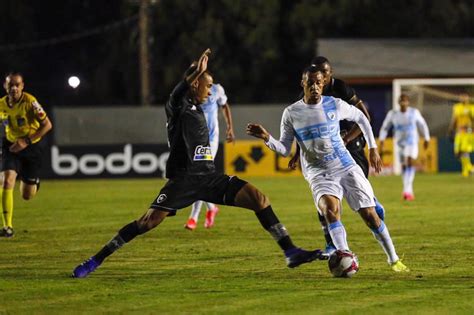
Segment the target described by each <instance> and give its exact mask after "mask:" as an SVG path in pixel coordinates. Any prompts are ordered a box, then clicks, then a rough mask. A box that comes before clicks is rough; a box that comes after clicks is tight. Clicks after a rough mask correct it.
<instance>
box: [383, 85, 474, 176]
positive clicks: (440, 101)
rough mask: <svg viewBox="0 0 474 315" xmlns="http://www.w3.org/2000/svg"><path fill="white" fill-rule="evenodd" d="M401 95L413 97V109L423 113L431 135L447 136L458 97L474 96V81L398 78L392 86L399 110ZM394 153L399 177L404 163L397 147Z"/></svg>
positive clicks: (411, 101) (395, 102) (394, 166)
mask: <svg viewBox="0 0 474 315" xmlns="http://www.w3.org/2000/svg"><path fill="white" fill-rule="evenodd" d="M402 93H403V94H407V95H408V97H410V106H413V107H416V108H418V110H420V112H421V114H422V115H423V117H424V118H425V120H426V122H427V123H428V127H429V129H430V134H431V136H434V137H444V136H446V133H447V130H448V125H449V121H450V118H451V114H452V106H453V104H454V103H457V102H459V95H460V94H461V93H467V94H469V95H470V97H471V98H473V97H474V78H444V79H441V78H437V79H434V78H424V79H395V80H393V83H392V108H393V109H399V108H400V106H399V104H398V99H399V97H400V95H401V94H402ZM395 140H396V139H395ZM393 143H394V144H395V143H396V141H394V142H393ZM393 153H394V163H393V172H394V173H395V174H400V173H401V163H400V160H399V155H398V147H397V146H396V145H394V148H393Z"/></svg>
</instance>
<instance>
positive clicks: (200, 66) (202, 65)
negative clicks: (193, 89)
mask: <svg viewBox="0 0 474 315" xmlns="http://www.w3.org/2000/svg"><path fill="white" fill-rule="evenodd" d="M210 54H211V49H210V48H208V49H206V50H205V51H204V52H203V53H202V54H201V57H199V60H198V62H197V65H196V70H194V71H193V72H192V73H191V74H190V75H188V76H187V77H186V79H185V80H186V81H187V82H188V83H189V85H192V84H193V83H194V82H195V81H196V80H197V79H198V78H199V76H200V75H201V74H203V73H204V72H206V70H207V62H208V61H209V55H210Z"/></svg>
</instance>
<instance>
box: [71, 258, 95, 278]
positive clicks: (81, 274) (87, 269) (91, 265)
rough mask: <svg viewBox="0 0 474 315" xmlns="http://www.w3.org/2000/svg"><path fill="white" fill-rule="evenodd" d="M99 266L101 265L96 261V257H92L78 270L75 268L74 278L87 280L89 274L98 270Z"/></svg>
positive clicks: (78, 267)
mask: <svg viewBox="0 0 474 315" xmlns="http://www.w3.org/2000/svg"><path fill="white" fill-rule="evenodd" d="M99 266H100V264H99V263H98V262H97V261H96V260H95V259H94V257H91V258H89V259H87V260H86V261H84V262H83V263H82V264H80V265H79V266H77V267H76V268H74V271H73V272H72V277H73V278H85V277H87V275H88V274H90V273H91V272H93V271H94V270H96V269H97V267H99Z"/></svg>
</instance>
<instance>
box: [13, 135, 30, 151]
mask: <svg viewBox="0 0 474 315" xmlns="http://www.w3.org/2000/svg"><path fill="white" fill-rule="evenodd" d="M27 146H28V143H26V141H25V139H23V138H19V139H17V140H16V141H15V142H14V143H13V144H12V145H11V146H10V148H9V150H10V152H13V153H18V152H20V151H21V150H23V149H25V148H26V147H27Z"/></svg>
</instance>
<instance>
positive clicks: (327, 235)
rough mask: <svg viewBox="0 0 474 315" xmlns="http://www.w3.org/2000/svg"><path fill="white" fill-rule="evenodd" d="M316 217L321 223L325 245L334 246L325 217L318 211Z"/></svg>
mask: <svg viewBox="0 0 474 315" xmlns="http://www.w3.org/2000/svg"><path fill="white" fill-rule="evenodd" d="M318 219H319V223H321V230H323V234H324V239H325V240H326V246H334V243H333V242H332V238H331V234H330V233H329V227H328V223H327V221H326V218H325V217H324V216H323V215H322V214H320V213H319V212H318Z"/></svg>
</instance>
